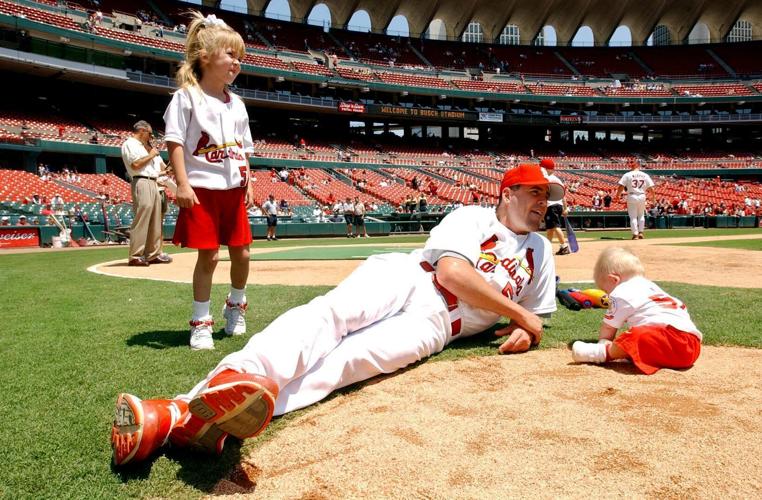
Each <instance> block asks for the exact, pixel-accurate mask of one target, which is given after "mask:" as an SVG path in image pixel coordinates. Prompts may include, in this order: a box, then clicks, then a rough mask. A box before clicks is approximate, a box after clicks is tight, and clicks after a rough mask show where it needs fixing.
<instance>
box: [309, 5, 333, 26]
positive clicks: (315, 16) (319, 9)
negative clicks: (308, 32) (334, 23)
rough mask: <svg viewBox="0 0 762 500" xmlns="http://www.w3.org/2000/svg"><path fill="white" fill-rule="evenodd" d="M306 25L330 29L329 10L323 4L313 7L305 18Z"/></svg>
mask: <svg viewBox="0 0 762 500" xmlns="http://www.w3.org/2000/svg"><path fill="white" fill-rule="evenodd" d="M307 23H308V24H312V25H313V26H322V27H323V28H330V27H331V9H329V8H328V6H327V5H326V4H324V3H319V4H317V5H315V6H314V7H313V8H312V10H310V14H309V15H308V16H307Z"/></svg>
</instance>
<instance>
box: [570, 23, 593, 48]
mask: <svg viewBox="0 0 762 500" xmlns="http://www.w3.org/2000/svg"><path fill="white" fill-rule="evenodd" d="M571 45H572V47H592V46H593V45H595V35H593V30H592V29H591V28H590V26H582V27H581V28H580V29H578V30H577V34H575V35H574V38H572V42H571Z"/></svg>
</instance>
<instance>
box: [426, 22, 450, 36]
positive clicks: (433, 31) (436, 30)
mask: <svg viewBox="0 0 762 500" xmlns="http://www.w3.org/2000/svg"><path fill="white" fill-rule="evenodd" d="M426 34H427V36H426V38H430V39H432V40H447V26H446V25H445V23H444V21H443V20H442V19H434V20H433V21H431V22H430V23H429V27H428V29H427V30H426Z"/></svg>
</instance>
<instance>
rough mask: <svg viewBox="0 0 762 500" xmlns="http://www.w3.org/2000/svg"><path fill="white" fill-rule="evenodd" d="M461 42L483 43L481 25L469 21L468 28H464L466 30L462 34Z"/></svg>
mask: <svg viewBox="0 0 762 500" xmlns="http://www.w3.org/2000/svg"><path fill="white" fill-rule="evenodd" d="M461 40H463V41H464V42H466V43H482V42H484V30H483V29H482V25H481V23H479V22H477V21H471V22H470V23H468V26H466V30H465V31H464V32H463V36H462V37H461Z"/></svg>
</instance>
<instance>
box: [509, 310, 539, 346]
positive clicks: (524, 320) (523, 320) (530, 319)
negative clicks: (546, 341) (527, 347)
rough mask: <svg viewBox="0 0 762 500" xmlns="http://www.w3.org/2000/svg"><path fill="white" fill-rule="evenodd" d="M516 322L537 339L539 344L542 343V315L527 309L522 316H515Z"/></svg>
mask: <svg viewBox="0 0 762 500" xmlns="http://www.w3.org/2000/svg"><path fill="white" fill-rule="evenodd" d="M515 322H516V323H517V325H516V326H520V327H521V328H523V329H524V330H525V331H526V332H527V333H529V334H530V335H531V336H533V337H534V338H535V339H537V343H538V344H539V343H540V341H541V340H542V326H543V323H542V318H541V317H539V316H537V315H536V314H533V313H531V312H529V311H526V312H525V313H524V314H523V315H522V316H521V317H520V318H515Z"/></svg>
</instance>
